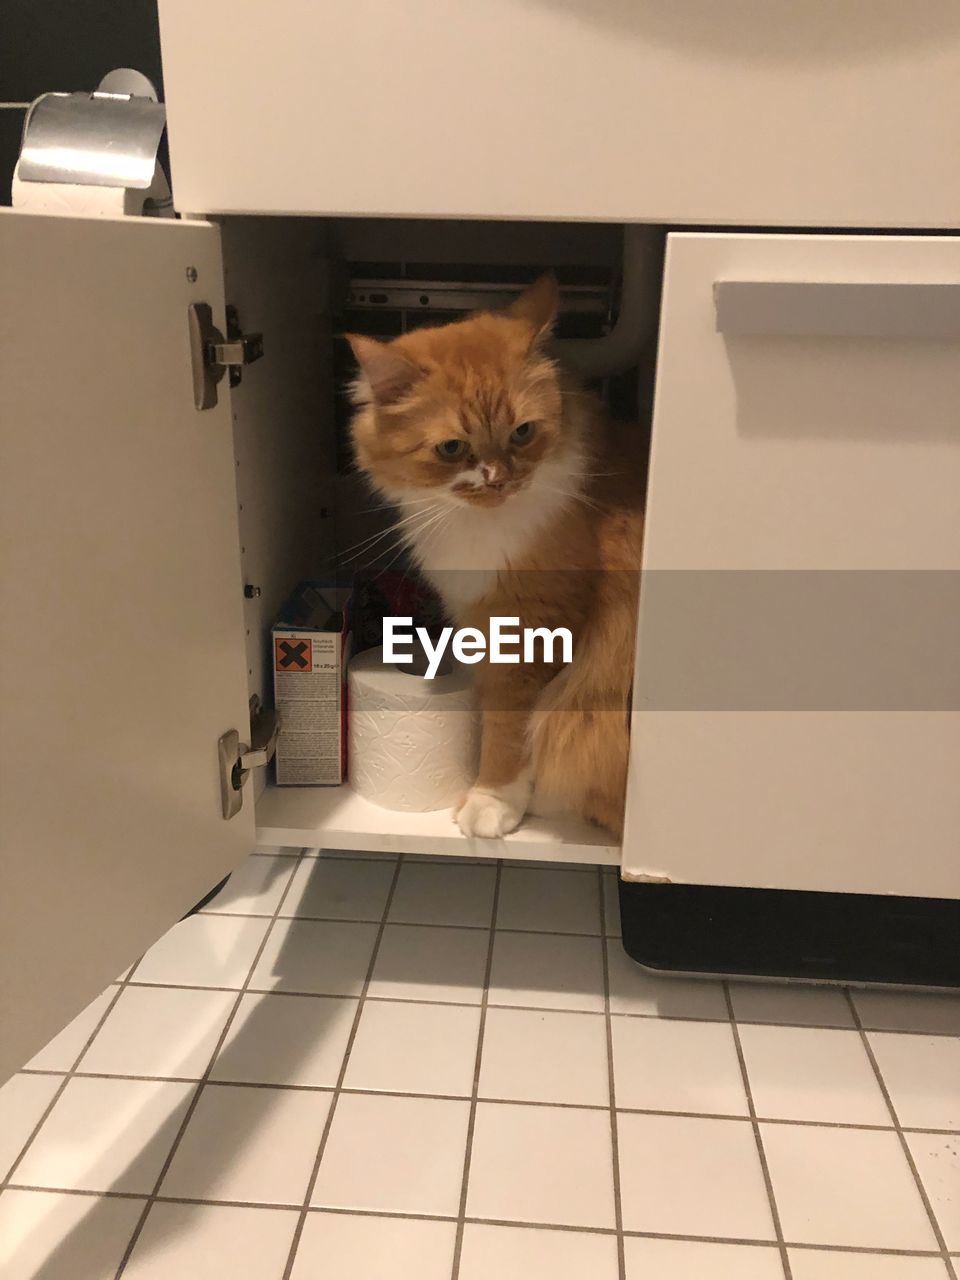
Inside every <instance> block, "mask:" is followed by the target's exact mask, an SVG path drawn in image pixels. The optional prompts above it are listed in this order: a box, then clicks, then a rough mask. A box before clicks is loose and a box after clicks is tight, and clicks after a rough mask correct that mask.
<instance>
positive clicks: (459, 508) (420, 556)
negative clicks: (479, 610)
mask: <svg viewBox="0 0 960 1280" xmlns="http://www.w3.org/2000/svg"><path fill="white" fill-rule="evenodd" d="M578 463H579V460H577V461H574V460H573V459H572V458H567V459H564V460H562V461H559V460H558V461H557V462H552V461H548V462H545V463H544V464H543V465H542V466H541V467H540V468H539V470H538V471H537V473H536V476H535V477H534V480H533V483H532V484H531V485H530V487H529V488H527V489H524V490H523V491H522V492H521V493H517V494H515V495H513V496H512V497H510V498H508V499H507V501H506V502H505V503H504V504H503V505H502V506H500V507H494V508H486V509H485V508H482V507H471V506H467V505H466V504H465V503H461V502H457V503H456V505H455V506H452V507H451V508H450V511H449V514H448V515H447V516H446V517H445V518H444V519H443V520H442V521H440V522H438V524H437V526H436V528H435V529H428V530H427V531H426V532H425V533H424V534H423V536H422V538H418V537H417V535H416V534H415V533H414V534H412V535H411V537H410V539H409V541H410V547H411V550H412V552H413V554H414V556H415V557H416V559H417V561H418V563H419V565H420V567H421V569H422V570H423V572H424V574H425V575H426V577H427V578H428V579H429V580H430V582H431V583H432V585H433V587H434V588H435V590H436V591H437V592H438V593H439V594H440V597H441V599H442V600H443V602H444V604H445V605H446V607H447V610H448V612H449V613H450V614H451V615H452V616H453V617H454V618H456V617H457V615H458V614H459V613H460V612H461V610H463V609H464V608H465V607H466V606H468V605H470V604H472V603H474V602H475V601H477V600H479V599H481V598H482V597H483V596H484V595H486V593H487V592H488V591H489V590H490V589H491V587H492V586H493V583H494V579H495V578H496V575H497V574H498V573H500V572H502V571H503V570H504V569H507V568H509V567H510V566H511V565H512V564H515V563H516V562H517V561H518V560H519V559H520V558H521V557H522V556H523V554H524V552H525V551H526V550H527V549H528V548H529V547H530V545H531V543H532V541H533V539H534V538H535V537H536V536H537V535H538V534H539V533H541V532H542V531H543V530H544V529H545V528H547V527H548V526H549V525H550V524H551V523H553V521H554V520H556V519H557V517H558V516H559V514H560V512H561V510H562V509H563V507H564V506H565V505H567V504H569V503H570V502H572V501H575V495H576V493H577V491H578V490H579V487H580V482H579V476H578V474H577V473H578V471H579V469H580V468H579V465H578Z"/></svg>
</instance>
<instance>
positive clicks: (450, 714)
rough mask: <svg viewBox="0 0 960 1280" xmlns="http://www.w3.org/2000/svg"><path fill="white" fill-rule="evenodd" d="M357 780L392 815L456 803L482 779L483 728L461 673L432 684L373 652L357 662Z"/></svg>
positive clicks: (353, 706)
mask: <svg viewBox="0 0 960 1280" xmlns="http://www.w3.org/2000/svg"><path fill="white" fill-rule="evenodd" d="M347 679H348V684H349V698H350V701H349V709H350V710H349V716H350V720H349V746H350V782H351V784H352V786H353V788H354V790H355V791H358V792H359V793H360V795H362V796H364V797H365V798H366V799H367V800H372V801H374V803H376V804H379V805H382V806H383V807H384V808H386V809H404V810H407V811H408V812H420V813H423V812H426V811H428V810H431V809H446V808H449V806H451V805H453V804H455V803H456V802H457V800H459V799H460V797H461V796H462V795H463V793H464V792H465V791H466V790H467V789H468V788H469V787H470V786H471V784H472V783H473V782H474V780H475V778H476V769H477V751H478V743H479V723H478V717H477V713H476V709H475V705H474V697H473V691H472V687H471V681H470V679H469V676H468V674H467V673H466V672H465V671H464V670H463V669H462V668H461V669H459V670H454V671H452V672H450V673H449V674H447V675H438V676H437V677H436V678H435V679H433V680H426V679H424V678H423V677H422V676H420V675H414V674H411V672H410V670H409V668H408V669H404V668H403V667H395V666H392V665H388V664H386V663H384V661H383V649H382V648H377V649H367V650H366V651H365V652H364V653H359V654H357V656H356V657H355V658H354V659H353V661H352V662H351V663H350V667H349V670H348V675H347Z"/></svg>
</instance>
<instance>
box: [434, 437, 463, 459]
mask: <svg viewBox="0 0 960 1280" xmlns="http://www.w3.org/2000/svg"><path fill="white" fill-rule="evenodd" d="M466 447H467V442H466V440H441V442H440V443H439V444H438V445H437V447H436V453H437V455H438V456H439V457H441V458H443V460H444V462H452V461H453V460H454V459H455V458H459V457H460V456H461V455H462V453H463V451H464V449H466Z"/></svg>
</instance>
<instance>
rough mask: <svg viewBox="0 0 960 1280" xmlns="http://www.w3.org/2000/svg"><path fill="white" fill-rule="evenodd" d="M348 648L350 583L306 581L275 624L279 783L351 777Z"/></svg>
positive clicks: (308, 783) (306, 783)
mask: <svg viewBox="0 0 960 1280" xmlns="http://www.w3.org/2000/svg"><path fill="white" fill-rule="evenodd" d="M349 647H350V592H349V590H347V589H344V588H342V587H336V586H333V585H331V584H328V583H323V582H304V583H301V585H300V586H299V587H298V588H297V590H296V591H295V592H294V594H293V596H292V597H291V598H290V600H289V601H288V602H287V604H286V605H285V606H284V608H283V610H282V611H281V614H280V617H279V619H278V620H277V622H276V624H275V625H274V628H273V692H274V698H275V702H276V707H277V711H278V713H279V716H280V736H279V738H278V740H277V754H276V780H277V785H278V786H281V787H305V786H338V785H339V784H340V783H341V782H343V780H344V778H345V777H346V768H347V705H346V704H347V699H346V677H347V662H348V660H349V657H350V653H349Z"/></svg>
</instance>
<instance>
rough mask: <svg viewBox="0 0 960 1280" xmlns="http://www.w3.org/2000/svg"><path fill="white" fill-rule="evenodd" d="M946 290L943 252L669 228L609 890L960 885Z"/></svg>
mask: <svg viewBox="0 0 960 1280" xmlns="http://www.w3.org/2000/svg"><path fill="white" fill-rule="evenodd" d="M866 286H871V287H873V288H875V289H876V290H877V291H876V292H871V289H869V288H867V287H866ZM943 291H947V292H950V291H960V238H948V237H909V238H908V237H889V238H882V237H873V236H870V237H868V236H857V237H845V236H809V237H804V236H750V235H713V236H711V235H693V234H691V235H686V234H680V235H674V236H671V237H670V241H669V245H668V253H667V268H666V280H665V292H664V301H663V314H662V326H661V341H660V354H659V366H658V379H657V393H656V406H655V413H654V430H653V449H652V458H651V471H650V495H649V505H648V522H647V531H646V543H645V548H644V570H645V573H646V578H645V582H644V586H643V588H642V591H641V604H640V634H639V638H638V674H637V682H636V701H635V714H634V724H633V745H632V757H631V785H630V794H629V799H628V807H627V831H626V838H625V844H624V865H625V869H626V873H627V874H628V875H635V876H637V875H643V874H659V875H662V876H665V877H667V878H669V879H672V880H676V881H684V882H688V883H703V884H728V885H756V886H763V887H771V888H791V889H823V890H833V891H848V892H861V893H871V892H874V893H895V894H904V895H911V894H917V895H920V896H926V897H953V896H960V663H958V662H957V658H956V655H957V653H958V652H960V407H958V406H960V337H958V335H957V332H956V327H955V325H953V326H952V327H951V325H952V322H951V321H950V315H949V309H947V310H945V309H944V308H943V305H942V299H943V297H944V292H943ZM894 295H895V296H896V297H897V298H899V300H900V304H899V308H898V307H894V306H892V305H891V298H892V297H893V296H894ZM881 296H882V298H883V300H882V302H880V301H877V300H878V299H880V298H881ZM776 300H779V306H778V307H774V306H772V305H771V304H772V302H773V301H776ZM824 301H825V305H821V303H824ZM791 308H794V310H791ZM858 317H859V320H858ZM721 330H722V331H721ZM837 334H839V335H841V336H836V335H837ZM878 335H879V336H878Z"/></svg>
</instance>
